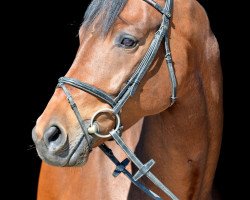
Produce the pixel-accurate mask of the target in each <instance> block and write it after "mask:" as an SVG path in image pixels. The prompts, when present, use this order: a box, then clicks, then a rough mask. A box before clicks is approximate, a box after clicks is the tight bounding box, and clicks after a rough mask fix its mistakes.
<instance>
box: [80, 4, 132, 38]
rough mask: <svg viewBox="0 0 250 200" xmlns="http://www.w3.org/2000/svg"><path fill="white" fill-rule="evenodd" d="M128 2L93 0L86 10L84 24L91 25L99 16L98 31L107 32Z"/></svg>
mask: <svg viewBox="0 0 250 200" xmlns="http://www.w3.org/2000/svg"><path fill="white" fill-rule="evenodd" d="M126 3H127V0H93V1H92V2H91V3H90V5H89V7H88V9H87V11H86V12H85V15H84V20H83V26H85V27H86V28H88V27H90V25H91V24H92V23H93V21H94V20H96V19H97V17H98V20H99V22H100V26H98V29H99V30H98V31H100V33H101V34H104V35H105V34H107V33H108V31H109V30H110V28H111V26H112V25H113V24H114V22H115V20H116V18H117V16H118V15H119V13H120V12H121V11H122V9H123V7H124V5H125V4H126Z"/></svg>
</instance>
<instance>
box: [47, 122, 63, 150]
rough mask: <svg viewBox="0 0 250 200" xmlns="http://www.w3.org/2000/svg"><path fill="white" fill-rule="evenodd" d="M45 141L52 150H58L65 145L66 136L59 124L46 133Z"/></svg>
mask: <svg viewBox="0 0 250 200" xmlns="http://www.w3.org/2000/svg"><path fill="white" fill-rule="evenodd" d="M44 142H45V144H46V145H47V147H48V148H49V149H50V150H52V151H56V150H58V149H60V148H61V147H62V146H63V145H64V143H65V136H64V134H63V133H62V131H61V130H60V129H59V128H58V127H57V126H51V127H50V128H49V129H47V130H46V131H45V133H44Z"/></svg>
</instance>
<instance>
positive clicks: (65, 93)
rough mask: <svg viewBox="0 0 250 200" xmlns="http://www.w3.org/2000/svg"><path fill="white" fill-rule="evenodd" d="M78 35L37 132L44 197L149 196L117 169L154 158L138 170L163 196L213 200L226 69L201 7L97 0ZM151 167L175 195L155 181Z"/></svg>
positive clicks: (192, 2)
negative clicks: (72, 55)
mask: <svg viewBox="0 0 250 200" xmlns="http://www.w3.org/2000/svg"><path fill="white" fill-rule="evenodd" d="M172 3H173V4H172ZM79 39H80V46H79V49H78V52H77V54H76V58H75V60H74V62H73V64H72V66H71V68H70V69H69V71H68V72H67V74H66V75H65V77H62V78H60V79H59V84H58V87H57V88H56V90H55V93H54V94H53V96H52V98H51V100H50V101H49V103H48V105H47V107H46V108H45V110H44V112H43V113H42V115H41V116H40V117H39V119H38V120H37V122H36V126H35V127H34V129H33V131H32V138H33V140H34V143H35V145H36V149H37V152H38V154H39V156H40V157H41V159H42V160H43V161H44V162H43V163H42V167H41V172H40V178H39V188H38V199H39V200H43V199H46V200H48V199H65V200H67V199H72V200H78V199H119V200H120V199H149V198H150V197H149V196H148V195H147V194H146V193H145V191H144V192H143V191H141V190H139V189H138V188H137V187H136V185H133V184H131V183H130V181H129V180H128V179H126V177H125V176H122V175H121V176H119V177H117V178H114V177H112V176H110V175H109V174H110V173H112V171H113V170H114V168H115V167H116V170H115V172H114V175H115V176H116V175H118V174H119V173H121V172H122V173H124V174H125V175H127V174H126V173H125V172H127V171H128V172H129V171H130V172H132V173H133V174H134V172H135V171H136V167H138V162H139V161H140V160H141V161H140V162H143V163H146V162H147V161H148V160H150V159H151V158H153V159H154V161H153V160H150V161H149V162H147V163H146V164H145V165H141V168H140V167H139V170H138V171H137V173H136V174H135V175H134V177H137V178H136V179H139V181H140V183H142V184H143V185H146V186H147V187H148V188H149V190H148V191H150V192H152V191H154V192H153V194H157V195H159V196H156V197H155V199H161V198H162V199H181V200H185V199H187V200H189V199H192V200H195V199H199V200H209V199H212V184H213V178H214V174H215V170H216V165H217V161H218V157H219V151H220V145H221V137H222V126H223V109H222V108H223V106H222V72H221V67H220V58H219V47H218V43H217V41H216V38H215V36H214V34H213V33H212V31H211V29H210V26H209V20H208V17H207V15H206V13H205V11H204V9H203V8H202V7H201V5H200V4H199V3H198V2H197V1H196V0H186V1H181V0H174V2H172V1H171V0H167V1H165V0H157V2H155V1H153V0H144V1H143V0H116V1H112V0H103V1H99V0H93V1H92V3H91V4H90V5H89V7H88V9H87V11H86V13H85V16H84V21H83V24H82V26H81V28H80V30H79ZM162 39H165V43H164V42H161V41H162ZM164 44H165V45H164ZM170 51H171V53H170ZM172 60H173V62H172ZM166 61H167V62H166ZM176 89H177V90H176ZM122 130H123V131H125V132H124V133H122ZM120 134H122V138H123V139H121V136H120ZM112 139H113V140H115V141H112ZM123 142H124V143H123ZM104 143H105V144H108V146H109V148H111V149H113V151H114V154H115V155H116V156H117V159H118V160H122V159H124V158H126V157H127V156H128V157H129V158H130V160H131V161H133V164H128V163H127V160H126V159H125V160H124V161H123V162H119V163H118V164H117V165H118V166H114V165H113V164H112V162H111V161H109V160H108V158H107V157H105V154H103V152H102V151H101V150H100V149H98V148H96V147H98V146H99V147H100V148H101V149H102V148H103V147H106V146H103V145H104ZM116 143H117V144H118V145H117V144H116ZM125 144H126V145H125ZM119 146H121V149H120V148H119ZM127 147H129V148H130V149H131V150H128V148H127ZM92 148H93V151H92ZM102 150H103V149H102ZM90 152H91V154H90ZM124 152H125V153H124ZM106 153H107V151H106ZM134 153H135V154H134ZM107 154H110V152H109V151H108V153H107ZM135 155H136V156H137V157H138V158H140V160H139V159H138V160H139V161H138V160H136V158H137V157H136V156H135ZM88 158H89V160H88ZM112 158H113V157H112ZM87 161H88V162H87ZM137 161H138V162H137ZM125 162H126V164H125ZM46 163H47V164H46ZM48 164H49V165H48ZM139 164H140V163H139ZM52 165H55V166H52ZM83 165H84V166H83ZM126 165H128V166H127V167H126ZM153 165H154V166H153ZM152 166H153V167H152ZM125 167H126V169H125ZM151 167H152V168H151ZM121 168H122V169H121ZM117 170H118V171H117ZM119 170H120V171H119ZM152 174H154V175H155V176H156V177H158V179H157V180H160V183H162V185H161V186H162V187H163V188H164V187H165V186H167V187H165V188H169V193H166V192H165V190H164V189H163V190H161V188H162V187H159V184H158V185H157V184H154V183H153V182H151V181H150V180H154V181H155V180H156V179H150V177H151V178H152V176H151V175H152ZM134 177H132V178H131V179H130V180H131V181H132V182H133V181H134V182H136V181H137V180H136V181H135V178H134ZM134 182H133V183H134ZM136 183H137V182H136ZM158 197H159V198H158ZM160 197H161V198H160Z"/></svg>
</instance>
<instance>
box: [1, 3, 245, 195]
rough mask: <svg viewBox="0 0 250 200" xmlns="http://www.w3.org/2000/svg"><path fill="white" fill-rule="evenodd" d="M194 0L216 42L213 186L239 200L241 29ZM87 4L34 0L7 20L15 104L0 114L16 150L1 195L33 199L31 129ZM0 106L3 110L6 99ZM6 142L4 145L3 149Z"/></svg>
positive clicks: (223, 12) (219, 6)
mask: <svg viewBox="0 0 250 200" xmlns="http://www.w3.org/2000/svg"><path fill="white" fill-rule="evenodd" d="M200 2H201V3H202V5H203V6H204V7H205V9H206V11H207V13H208V16H209V18H210V22H211V27H212V30H213V32H214V33H215V35H216V37H217V39H218V41H219V45H220V49H221V62H222V68H223V75H224V110H225V122H224V137H223V143H222V150H221V156H220V160H219V165H218V170H217V173H216V178H215V186H216V188H217V190H218V191H219V193H220V194H221V197H222V199H244V194H246V190H244V189H243V186H244V185H245V184H244V183H243V182H242V181H243V180H244V179H245V177H246V171H245V169H246V167H245V166H246V164H245V163H246V160H247V156H246V155H247V153H246V150H247V145H246V141H247V140H246V134H247V132H246V131H245V129H244V126H242V125H245V124H247V123H246V122H245V121H246V120H245V121H244V120H243V119H242V117H241V113H239V110H240V111H243V113H244V111H245V112H246V110H245V109H246V107H245V106H243V104H244V103H246V99H244V98H242V96H241V95H242V94H243V93H241V92H242V91H243V89H242V87H240V86H241V85H244V80H241V76H243V74H244V73H243V74H242V73H241V71H240V70H237V69H241V67H243V66H244V65H243V64H242V63H241V62H242V60H241V59H240V57H239V50H237V49H238V48H237V45H238V43H239V39H240V37H241V35H237V33H238V30H239V29H241V27H239V26H237V24H238V22H237V19H239V15H238V13H236V12H235V11H237V8H235V5H234V4H230V3H229V1H223V0H221V1H217V0H202V1H200ZM88 3H89V1H86V0H84V1H83V0H81V1H80V0H75V1H66V2H62V1H59V0H53V1H51V0H50V1H49V0H43V1H41V0H39V1H33V2H27V3H24V2H22V3H18V4H15V5H16V8H15V10H13V11H14V12H13V13H14V14H13V16H15V17H14V19H13V20H10V22H9V24H10V26H12V28H13V27H14V30H13V31H12V34H11V39H10V40H11V41H10V42H9V44H10V45H9V46H8V49H10V51H9V55H10V58H8V63H9V64H8V69H9V70H10V72H11V74H14V75H13V76H12V77H11V78H12V80H13V79H14V80H15V81H14V87H12V89H14V90H13V91H12V90H11V91H10V90H8V91H9V92H10V93H11V94H10V95H12V96H11V98H9V99H11V100H13V101H14V102H15V103H14V104H12V106H11V108H14V111H13V112H8V115H6V116H7V117H6V118H7V121H8V122H9V123H10V125H8V126H7V125H4V126H7V127H8V128H11V130H12V131H11V133H8V136H9V137H8V140H9V141H14V145H15V147H16V149H17V151H16V152H15V153H9V154H8V155H7V157H8V158H7V160H8V162H7V163H6V162H5V164H4V165H5V166H6V167H7V169H11V170H10V173H8V175H10V176H8V177H13V178H8V179H7V181H6V182H5V183H6V184H7V185H8V186H10V188H12V190H11V192H8V193H7V195H8V198H7V199H13V198H14V197H15V198H16V197H19V198H21V199H31V200H32V199H35V195H36V188H37V181H38V173H39V167H40V159H39V158H38V156H37V154H36V152H35V149H34V145H33V142H32V140H31V130H32V128H33V126H34V125H35V121H36V119H37V117H38V116H39V115H40V114H41V112H42V111H43V109H44V108H45V106H46V104H47V102H48V101H49V99H50V97H51V95H52V94H53V91H54V88H55V86H56V84H57V79H58V77H60V76H63V75H64V74H65V73H66V71H67V70H68V68H69V67H70V65H71V63H72V61H73V59H74V56H75V52H76V50H77V47H78V37H77V33H78V29H79V26H80V24H81V21H82V18H83V14H84V11H85V9H86V6H87V5H88ZM19 4H20V7H19ZM241 53H242V52H241V51H240V55H241ZM3 76H7V77H8V75H7V74H3ZM238 83H240V84H239V85H240V86H239V85H238ZM13 96H14V97H13ZM17 102H18V103H17ZM2 106H3V108H8V104H6V103H4V104H2ZM13 117H14V118H13ZM13 119H14V120H13ZM13 130H14V131H13ZM9 141H7V142H6V143H4V144H6V145H7V146H8V147H10V142H9ZM10 163H11V164H10ZM12 163H13V164H12ZM6 173H7V172H6ZM248 185H249V184H248Z"/></svg>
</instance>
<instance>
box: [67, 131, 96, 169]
mask: <svg viewBox="0 0 250 200" xmlns="http://www.w3.org/2000/svg"><path fill="white" fill-rule="evenodd" d="M88 137H89V139H88V140H89V142H90V146H92V144H93V137H91V136H88ZM76 140H77V142H76V144H75V145H74V147H73V149H72V150H71V153H70V154H69V159H68V162H67V164H66V165H65V167H66V166H81V165H84V164H85V163H86V162H87V161H88V157H89V153H90V146H89V144H88V142H87V139H86V137H85V135H82V136H81V137H80V138H79V139H76Z"/></svg>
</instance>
